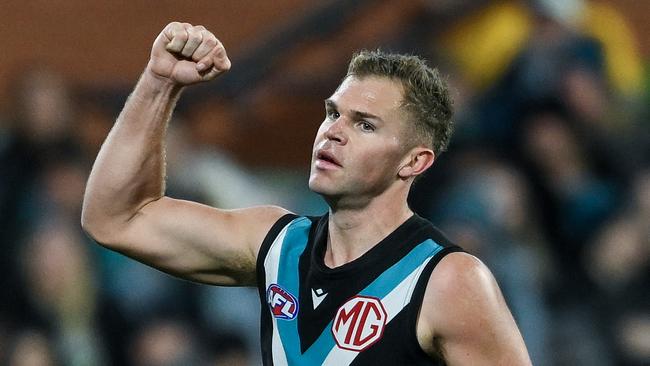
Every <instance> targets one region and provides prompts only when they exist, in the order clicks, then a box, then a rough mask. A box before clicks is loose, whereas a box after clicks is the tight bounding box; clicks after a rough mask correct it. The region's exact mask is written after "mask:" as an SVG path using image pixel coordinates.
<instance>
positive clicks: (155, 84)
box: [140, 65, 183, 95]
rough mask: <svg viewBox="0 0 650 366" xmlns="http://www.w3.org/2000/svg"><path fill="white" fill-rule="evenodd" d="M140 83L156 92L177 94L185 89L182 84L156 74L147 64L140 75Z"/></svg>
mask: <svg viewBox="0 0 650 366" xmlns="http://www.w3.org/2000/svg"><path fill="white" fill-rule="evenodd" d="M140 84H143V85H144V86H146V87H147V89H149V90H150V91H151V92H154V93H163V94H171V95H177V94H179V93H180V92H181V91H182V90H183V85H182V84H179V83H178V82H175V81H173V80H171V79H169V78H166V77H163V76H160V75H158V74H156V73H155V72H153V70H151V67H150V65H147V67H146V68H145V69H144V72H143V73H142V76H141V77H140Z"/></svg>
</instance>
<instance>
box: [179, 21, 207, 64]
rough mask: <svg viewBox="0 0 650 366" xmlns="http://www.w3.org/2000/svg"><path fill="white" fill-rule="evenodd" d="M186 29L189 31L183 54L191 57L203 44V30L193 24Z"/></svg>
mask: <svg viewBox="0 0 650 366" xmlns="http://www.w3.org/2000/svg"><path fill="white" fill-rule="evenodd" d="M201 28H203V27H201ZM203 29H205V28H203ZM185 30H186V31H187V34H188V38H187V42H185V46H184V47H183V50H182V51H181V55H183V56H185V57H187V58H190V57H191V56H192V54H193V53H194V51H196V48H197V47H198V46H199V45H200V44H201V41H202V40H203V33H202V32H201V29H200V28H198V27H192V26H189V27H186V28H185Z"/></svg>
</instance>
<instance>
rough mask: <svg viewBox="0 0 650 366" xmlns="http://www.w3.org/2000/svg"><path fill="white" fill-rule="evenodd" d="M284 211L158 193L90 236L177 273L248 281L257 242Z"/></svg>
mask: <svg viewBox="0 0 650 366" xmlns="http://www.w3.org/2000/svg"><path fill="white" fill-rule="evenodd" d="M287 213H288V211H286V210H284V209H282V208H279V207H273V206H260V207H252V208H246V209H238V210H221V209H216V208H213V207H209V206H206V205H202V204H199V203H195V202H189V201H184V200H177V199H172V198H169V197H162V198H160V199H158V200H156V201H153V202H150V203H148V204H147V205H145V206H144V207H142V208H141V209H140V210H139V211H138V212H137V213H136V214H135V215H134V216H133V217H131V218H130V219H128V220H127V221H125V222H123V223H121V224H120V225H119V226H115V227H113V228H112V230H111V231H112V232H111V233H110V235H107V236H106V237H105V238H101V237H100V238H96V239H97V240H98V241H100V242H101V243H102V244H104V245H106V246H107V247H109V248H111V249H114V250H116V251H119V252H121V253H123V254H125V255H127V256H129V257H132V258H134V259H136V260H138V261H140V262H143V263H145V264H148V265H150V266H152V267H155V268H158V269H160V270H162V271H164V272H167V273H170V274H173V275H175V276H178V277H182V278H185V279H189V280H193V281H198V282H204V283H209V284H218V285H251V284H254V282H255V269H256V268H255V267H256V259H257V254H258V251H259V249H260V246H261V244H262V241H263V240H264V237H265V236H266V234H267V233H268V232H269V230H270V229H271V227H272V226H273V224H274V223H275V222H276V221H277V220H278V219H279V218H280V217H282V216H283V215H285V214H287ZM103 239H105V240H103Z"/></svg>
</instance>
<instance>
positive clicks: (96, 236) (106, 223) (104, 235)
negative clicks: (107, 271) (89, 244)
mask: <svg viewBox="0 0 650 366" xmlns="http://www.w3.org/2000/svg"><path fill="white" fill-rule="evenodd" d="M81 229H82V230H83V231H84V232H85V233H86V235H88V236H89V237H90V238H91V239H93V240H94V241H95V242H97V243H98V244H100V245H101V246H104V247H107V248H109V249H114V246H115V245H113V244H111V243H116V242H117V238H116V233H117V232H119V231H117V230H116V229H115V228H114V224H113V223H112V222H111V220H110V219H109V218H106V217H101V216H100V215H97V214H95V213H93V212H92V210H88V209H87V208H86V207H84V208H83V209H82V211H81Z"/></svg>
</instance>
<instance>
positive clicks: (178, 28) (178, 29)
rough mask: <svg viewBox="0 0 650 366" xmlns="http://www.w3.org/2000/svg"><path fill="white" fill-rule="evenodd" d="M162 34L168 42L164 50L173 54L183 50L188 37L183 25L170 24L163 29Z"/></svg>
mask: <svg viewBox="0 0 650 366" xmlns="http://www.w3.org/2000/svg"><path fill="white" fill-rule="evenodd" d="M164 34H165V37H166V38H167V40H168V41H169V43H167V45H166V46H165V49H166V50H167V51H169V52H174V53H179V52H181V51H182V50H183V47H185V43H186V42H187V38H188V36H189V35H188V34H187V31H186V30H185V27H184V26H183V24H181V23H178V22H174V23H170V24H169V25H168V26H167V28H166V29H165V32H164Z"/></svg>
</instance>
